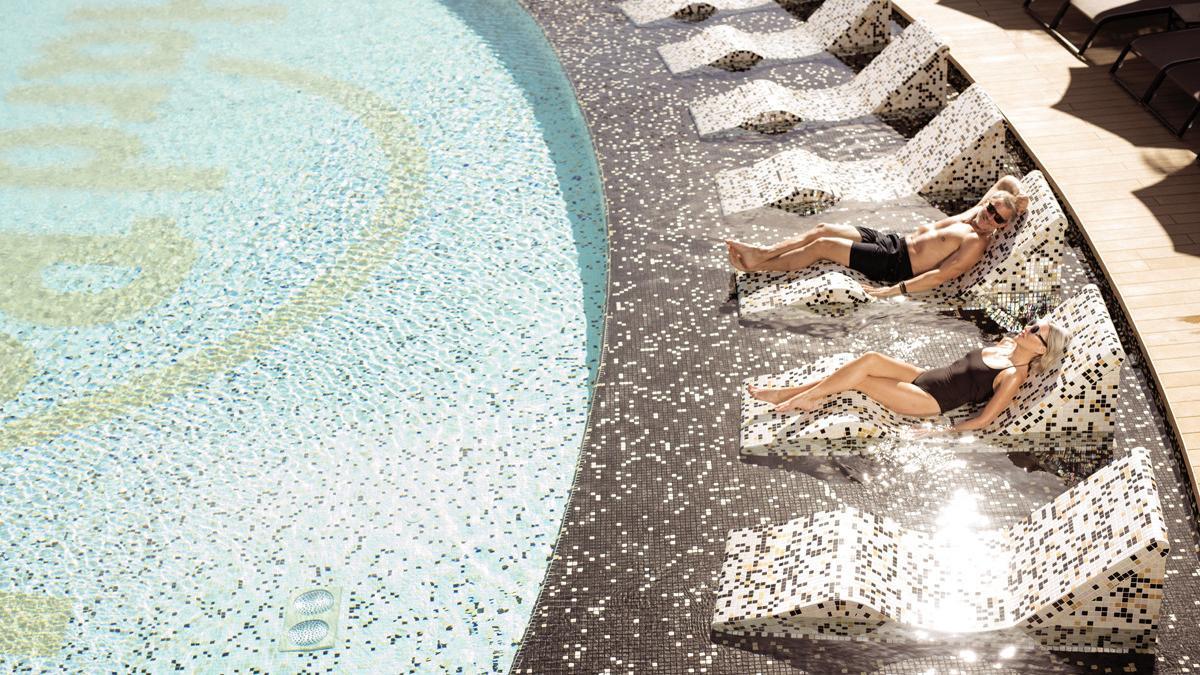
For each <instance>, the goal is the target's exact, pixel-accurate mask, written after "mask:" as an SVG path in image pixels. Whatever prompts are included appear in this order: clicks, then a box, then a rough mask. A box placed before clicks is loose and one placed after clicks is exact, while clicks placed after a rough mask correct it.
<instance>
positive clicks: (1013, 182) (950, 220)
mask: <svg viewBox="0 0 1200 675" xmlns="http://www.w3.org/2000/svg"><path fill="white" fill-rule="evenodd" d="M1021 190H1022V187H1021V181H1019V180H1017V179H1016V177H1014V176H1004V177H1002V178H1001V179H1000V180H998V181H996V184H995V185H993V186H992V187H991V188H990V189H989V190H988V191H987V193H986V194H984V195H983V197H981V198H980V199H979V203H978V204H976V205H975V206H972V207H971V208H969V209H967V210H966V211H963V212H962V213H960V214H958V215H956V216H947V217H945V218H942V219H941V220H939V221H937V222H936V223H934V224H933V229H935V230H936V229H938V228H942V227H946V226H947V225H953V224H955V223H966V222H970V221H971V220H972V219H973V218H975V216H977V215H978V214H979V211H980V209H982V208H983V207H984V206H985V205H986V204H987V201H988V198H989V197H991V196H992V195H994V194H996V193H997V192H1000V191H1004V192H1007V193H1009V194H1011V195H1012V196H1014V197H1015V196H1017V195H1019V194H1021Z"/></svg>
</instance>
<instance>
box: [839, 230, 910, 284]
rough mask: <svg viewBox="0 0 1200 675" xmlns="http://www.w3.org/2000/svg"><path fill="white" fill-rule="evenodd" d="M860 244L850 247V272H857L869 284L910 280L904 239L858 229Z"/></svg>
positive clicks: (887, 233) (894, 235)
mask: <svg viewBox="0 0 1200 675" xmlns="http://www.w3.org/2000/svg"><path fill="white" fill-rule="evenodd" d="M858 233H859V234H860V235H862V242H861V243H856V244H851V245H850V269H853V270H858V271H859V272H862V273H863V274H865V275H866V276H867V278H868V279H870V280H872V281H879V282H883V283H888V284H894V283H897V282H900V281H904V280H905V279H911V278H912V276H913V273H912V263H911V262H910V261H909V259H908V243H907V242H905V241H904V237H903V236H902V235H899V234H893V233H891V232H886V233H885V232H880V231H879V230H872V229H871V228H869V227H860V228H858Z"/></svg>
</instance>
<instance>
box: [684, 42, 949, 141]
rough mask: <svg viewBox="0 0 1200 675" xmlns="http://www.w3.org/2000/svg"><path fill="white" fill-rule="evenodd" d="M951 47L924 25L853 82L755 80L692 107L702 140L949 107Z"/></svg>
mask: <svg viewBox="0 0 1200 675" xmlns="http://www.w3.org/2000/svg"><path fill="white" fill-rule="evenodd" d="M948 52H949V47H947V46H946V44H945V43H944V42H942V41H941V40H940V39H939V38H938V37H937V36H936V35H934V34H933V31H932V30H930V29H929V27H928V26H927V25H926V24H925V22H923V21H917V22H915V23H912V24H910V25H909V26H908V28H905V29H904V32H903V33H901V34H900V36H899V37H897V38H896V39H895V40H893V41H892V43H891V44H889V45H888V46H887V47H885V48H884V50H883V51H882V52H880V54H879V56H876V57H875V58H874V59H873V60H872V61H871V63H869V64H867V67H866V68H863V70H862V71H861V72H859V73H858V75H856V76H855V77H854V79H852V80H850V81H849V82H847V83H845V84H842V85H839V86H836V87H830V88H828V89H790V88H788V87H785V86H784V85H782V84H778V83H776V82H773V81H771V80H754V81H752V82H748V83H746V84H743V85H741V86H739V87H737V88H736V89H734V90H732V91H728V92H725V93H723V94H717V95H716V96H710V97H708V98H706V99H704V100H702V101H698V102H697V103H695V104H694V105H692V107H691V111H692V119H694V120H695V121H696V129H697V130H698V131H699V132H700V135H701V136H708V135H712V134H716V133H721V132H726V131H731V130H733V129H735V128H738V127H741V128H743V129H747V130H750V131H758V132H761V133H768V134H770V133H781V132H783V131H787V130H788V129H790V128H792V127H794V126H795V125H797V124H799V123H800V122H807V121H815V120H820V121H839V120H851V119H856V118H859V117H865V116H868V115H871V114H873V113H891V112H900V111H905V110H918V109H925V108H935V109H936V108H941V107H942V106H944V105H945V104H946V94H947V91H946V55H947V53H948Z"/></svg>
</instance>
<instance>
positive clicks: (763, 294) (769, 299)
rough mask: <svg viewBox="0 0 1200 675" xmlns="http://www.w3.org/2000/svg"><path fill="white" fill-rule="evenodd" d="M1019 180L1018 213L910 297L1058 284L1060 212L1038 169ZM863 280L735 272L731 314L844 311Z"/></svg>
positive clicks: (823, 268) (839, 274)
mask: <svg viewBox="0 0 1200 675" xmlns="http://www.w3.org/2000/svg"><path fill="white" fill-rule="evenodd" d="M1021 184H1022V187H1023V188H1024V191H1025V193H1026V194H1028V195H1029V209H1028V211H1027V212H1026V214H1025V216H1024V217H1023V218H1021V219H1020V220H1019V221H1018V222H1017V223H1016V224H1014V225H1012V226H1010V227H1006V228H1004V229H1003V230H1000V232H999V233H997V234H996V235H995V240H994V241H992V243H991V244H990V245H989V246H988V248H987V251H986V252H985V253H984V255H983V258H982V259H980V261H979V262H978V263H976V264H975V266H974V267H972V268H971V269H970V270H968V271H967V273H966V274H964V275H962V276H961V277H959V278H957V279H952V280H950V281H947V282H946V283H944V284H942V285H940V286H938V287H937V288H934V289H932V290H930V291H929V292H927V293H919V294H916V295H915V296H914V297H916V298H920V299H921V300H924V301H935V302H936V301H954V300H958V299H960V298H963V297H967V296H971V295H976V294H996V293H1011V294H1019V293H1034V292H1045V291H1049V290H1051V289H1053V288H1054V287H1056V286H1057V285H1058V282H1059V267H1060V266H1061V265H1062V254H1063V251H1064V250H1065V249H1066V238H1065V237H1066V234H1065V232H1066V226H1067V218H1066V215H1065V214H1064V213H1063V211H1062V207H1060V206H1059V204H1058V199H1057V198H1056V197H1055V196H1054V191H1053V190H1051V189H1050V186H1049V184H1047V183H1046V179H1045V178H1044V177H1042V172H1040V171H1030V172H1029V173H1028V174H1027V175H1026V176H1025V177H1024V178H1022V179H1021ZM864 283H868V284H872V285H875V284H874V282H871V281H869V280H868V279H867V278H866V277H865V276H863V275H862V274H860V273H858V272H856V271H854V270H851V269H848V268H845V267H842V266H841V265H835V264H833V263H828V262H827V263H822V264H820V265H814V266H812V267H809V268H808V269H805V270H801V271H798V272H740V273H738V275H737V297H738V312H739V314H740V315H741V316H742V318H745V319H760V320H762V319H770V320H780V319H784V320H786V319H790V318H795V317H796V316H805V315H806V314H807V312H808V311H813V310H818V311H823V312H825V313H827V314H833V315H838V314H847V313H849V310H850V309H852V308H853V307H854V306H855V305H859V304H863V303H866V302H870V301H871V300H872V298H871V296H869V295H867V294H866V292H864V291H863V289H862V284H864ZM839 305H840V307H839Z"/></svg>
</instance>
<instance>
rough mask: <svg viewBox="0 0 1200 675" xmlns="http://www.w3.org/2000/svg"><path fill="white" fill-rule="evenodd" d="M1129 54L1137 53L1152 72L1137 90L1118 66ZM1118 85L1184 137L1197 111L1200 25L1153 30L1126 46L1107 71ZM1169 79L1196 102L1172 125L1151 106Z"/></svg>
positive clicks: (1199, 73)
mask: <svg viewBox="0 0 1200 675" xmlns="http://www.w3.org/2000/svg"><path fill="white" fill-rule="evenodd" d="M1130 54H1136V55H1137V56H1138V58H1139V59H1141V60H1142V61H1143V62H1145V64H1146V65H1147V66H1148V67H1149V69H1150V70H1152V71H1153V72H1154V73H1155V75H1154V77H1153V79H1151V81H1150V83H1149V85H1147V86H1146V87H1145V88H1144V89H1143V90H1141V91H1136V90H1135V89H1134V88H1133V87H1132V86H1131V85H1130V83H1129V82H1127V81H1126V80H1124V79H1122V78H1121V77H1120V72H1121V67H1122V66H1124V65H1126V62H1127V59H1128V57H1129V55H1130ZM1109 72H1110V74H1111V75H1112V77H1113V79H1114V80H1116V81H1117V84H1119V85H1121V86H1122V87H1124V88H1125V90H1126V91H1128V92H1129V93H1130V94H1131V95H1132V96H1133V97H1134V98H1136V99H1138V100H1139V101H1140V102H1141V103H1142V104H1143V105H1145V106H1146V107H1147V108H1148V109H1149V110H1150V112H1152V113H1154V115H1155V116H1156V117H1158V119H1160V120H1162V122H1163V124H1166V125H1167V128H1168V129H1171V131H1174V132H1175V134H1176V135H1178V136H1183V134H1184V133H1186V132H1187V130H1188V127H1190V126H1191V125H1192V123H1193V122H1195V120H1196V116H1197V114H1198V113H1200V28H1190V29H1188V30H1178V31H1170V32H1166V33H1155V34H1153V35H1146V36H1144V37H1140V38H1138V39H1136V40H1134V41H1133V42H1130V43H1129V46H1127V47H1125V49H1124V51H1122V52H1121V55H1120V56H1119V57H1118V58H1117V60H1116V61H1115V62H1114V63H1113V65H1112V68H1111V69H1110V70H1109ZM1168 81H1169V82H1170V83H1171V84H1172V85H1174V86H1176V87H1178V88H1179V89H1180V90H1182V91H1183V93H1184V94H1186V95H1187V96H1189V97H1191V98H1192V99H1194V100H1195V101H1196V103H1195V104H1194V105H1193V107H1192V110H1191V113H1190V114H1188V115H1187V117H1186V119H1185V120H1184V122H1183V124H1182V125H1181V126H1180V127H1179V128H1178V129H1176V128H1174V127H1173V126H1172V125H1171V122H1170V121H1169V120H1168V119H1167V117H1166V116H1165V115H1164V114H1163V113H1162V111H1160V110H1158V109H1157V108H1155V107H1154V105H1153V99H1154V96H1155V94H1156V93H1158V92H1159V89H1160V88H1161V87H1162V85H1163V83H1164V82H1168Z"/></svg>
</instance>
